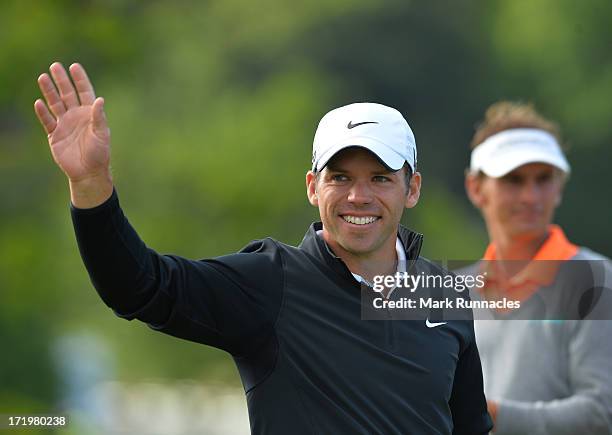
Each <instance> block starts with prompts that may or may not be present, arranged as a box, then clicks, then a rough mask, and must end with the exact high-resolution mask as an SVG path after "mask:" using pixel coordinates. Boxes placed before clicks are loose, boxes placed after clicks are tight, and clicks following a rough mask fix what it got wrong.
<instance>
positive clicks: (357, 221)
mask: <svg viewBox="0 0 612 435" xmlns="http://www.w3.org/2000/svg"><path fill="white" fill-rule="evenodd" d="M342 219H344V220H345V221H346V222H348V223H349V224H354V225H368V224H371V223H373V222H376V221H377V220H378V219H379V218H378V217H377V216H350V215H344V216H342Z"/></svg>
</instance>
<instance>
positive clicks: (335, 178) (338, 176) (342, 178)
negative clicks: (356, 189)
mask: <svg viewBox="0 0 612 435" xmlns="http://www.w3.org/2000/svg"><path fill="white" fill-rule="evenodd" d="M331 180H332V181H336V182H343V181H347V180H348V177H347V176H346V175H344V174H334V175H332V176H331Z"/></svg>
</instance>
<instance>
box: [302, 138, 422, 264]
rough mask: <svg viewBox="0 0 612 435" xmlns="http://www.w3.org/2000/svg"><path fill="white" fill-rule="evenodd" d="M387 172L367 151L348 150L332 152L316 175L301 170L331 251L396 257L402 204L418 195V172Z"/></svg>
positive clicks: (411, 204) (410, 203) (412, 203)
mask: <svg viewBox="0 0 612 435" xmlns="http://www.w3.org/2000/svg"><path fill="white" fill-rule="evenodd" d="M405 171H406V169H403V168H402V169H400V170H399V171H396V172H389V170H388V169H387V168H385V167H384V166H383V165H382V164H381V163H380V162H379V160H378V159H377V158H376V157H375V156H374V154H372V153H371V152H369V151H367V150H365V149H362V148H348V149H345V150H343V151H341V152H339V153H338V154H336V155H335V156H334V157H333V158H332V160H330V162H329V163H328V165H327V166H326V167H325V168H324V169H323V171H322V172H321V173H320V174H319V176H318V177H317V176H315V174H314V173H313V172H312V171H309V172H308V174H306V185H307V193H308V199H309V201H310V203H311V204H312V205H314V206H315V207H318V208H319V213H320V216H321V221H322V222H323V238H324V239H325V241H326V242H327V243H328V244H329V246H330V247H331V249H332V250H333V251H334V253H335V254H336V255H338V256H339V257H341V258H343V257H344V256H346V255H349V256H354V257H361V258H384V257H385V256H394V255H395V241H396V238H397V230H398V225H399V222H400V218H401V217H402V213H403V211H404V208H410V207H414V206H415V205H416V203H417V201H418V199H419V193H420V187H421V175H420V174H419V173H418V172H417V173H415V174H413V176H412V179H411V182H410V190H409V189H408V188H407V186H406V182H405V175H406V174H405Z"/></svg>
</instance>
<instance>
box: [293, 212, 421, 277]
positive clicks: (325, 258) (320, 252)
mask: <svg viewBox="0 0 612 435" xmlns="http://www.w3.org/2000/svg"><path fill="white" fill-rule="evenodd" d="M322 229H323V224H322V223H321V222H315V223H313V224H311V225H310V228H308V231H306V234H305V235H304V238H303V239H302V242H301V243H300V245H299V248H300V249H302V250H303V251H305V252H307V253H308V254H310V255H312V256H314V257H315V258H317V259H318V260H320V261H321V262H323V263H324V264H326V265H328V266H329V267H331V268H332V269H333V270H334V271H335V272H336V273H338V274H340V275H341V276H343V277H345V278H346V279H348V280H349V281H351V282H352V283H355V282H356V281H355V278H354V277H353V275H352V274H351V272H350V271H349V270H348V268H347V267H346V264H344V262H343V261H342V260H341V259H340V257H337V256H336V255H335V254H334V253H333V252H332V250H331V248H330V247H329V246H328V244H327V243H326V242H325V240H323V237H319V236H317V231H319V230H322ZM397 235H398V237H399V239H400V241H401V242H402V245H403V246H404V250H405V251H406V262H407V263H413V262H414V261H416V260H417V258H418V257H419V254H420V252H421V245H422V244H423V235H422V234H420V233H417V232H414V231H412V230H409V229H408V228H406V227H404V226H402V225H399V227H398V231H397Z"/></svg>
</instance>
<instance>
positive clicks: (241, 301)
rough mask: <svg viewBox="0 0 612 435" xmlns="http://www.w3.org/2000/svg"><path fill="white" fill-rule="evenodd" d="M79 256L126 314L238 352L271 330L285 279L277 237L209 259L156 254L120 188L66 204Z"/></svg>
mask: <svg viewBox="0 0 612 435" xmlns="http://www.w3.org/2000/svg"><path fill="white" fill-rule="evenodd" d="M71 215H72V220H73V225H74V230H75V234H76V239H77V243H78V246H79V251H80V253H81V257H82V259H83V262H84V264H85V267H86V268H87V271H88V273H89V276H90V278H91V281H92V283H93V285H94V287H95V288H96V290H97V291H98V293H99V295H100V297H101V298H102V300H103V301H104V302H105V303H106V305H107V306H109V307H110V308H112V309H113V310H114V311H115V313H116V314H117V315H118V316H120V317H122V318H125V319H128V320H132V319H139V320H141V321H143V322H146V323H147V324H148V325H149V326H150V327H151V328H153V329H156V330H159V331H161V332H164V333H167V334H170V335H173V336H176V337H180V338H183V339H186V340H190V341H195V342H199V343H203V344H207V345H211V346H214V347H218V348H220V349H223V350H226V351H228V352H229V353H231V354H232V355H234V356H242V355H245V354H248V353H249V352H250V351H252V350H254V349H255V348H257V346H259V345H260V344H262V343H264V342H265V341H266V340H267V339H268V338H269V336H270V334H272V332H273V327H274V322H275V319H276V316H277V314H278V310H279V306H280V301H281V294H282V284H283V272H282V259H281V257H280V252H279V249H278V246H277V244H276V242H274V241H273V240H271V239H265V240H261V241H255V242H252V243H251V244H249V245H248V246H247V247H246V248H244V249H243V250H242V251H241V252H239V253H237V254H232V255H226V256H223V257H217V258H214V259H209V260H188V259H185V258H181V257H179V256H175V255H160V254H158V253H156V252H155V251H153V250H152V249H150V248H148V247H147V246H146V245H145V244H144V242H143V241H142V240H141V239H140V237H139V236H138V234H137V233H136V231H135V230H134V229H133V228H132V226H131V225H130V224H129V222H128V220H127V219H126V217H125V216H124V214H123V211H122V210H121V207H120V205H119V200H118V197H117V193H116V192H113V194H112V196H111V197H110V198H109V199H108V200H107V201H106V202H105V203H103V204H101V205H99V206H98V207H95V208H92V209H77V208H75V207H71Z"/></svg>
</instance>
